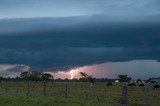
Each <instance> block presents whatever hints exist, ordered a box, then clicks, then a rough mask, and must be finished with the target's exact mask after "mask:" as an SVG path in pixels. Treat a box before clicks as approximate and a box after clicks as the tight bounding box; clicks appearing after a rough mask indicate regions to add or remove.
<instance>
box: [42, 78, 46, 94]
mask: <svg viewBox="0 0 160 106" xmlns="http://www.w3.org/2000/svg"><path fill="white" fill-rule="evenodd" d="M43 94H44V96H46V81H44V82H43Z"/></svg>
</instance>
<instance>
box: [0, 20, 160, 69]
mask: <svg viewBox="0 0 160 106" xmlns="http://www.w3.org/2000/svg"><path fill="white" fill-rule="evenodd" d="M72 18H73V19H66V18H63V19H60V20H59V19H53V20H52V19H51V20H48V21H47V20H46V19H44V20H43V19H16V20H14V19H13V20H4V21H2V22H1V23H2V24H0V28H3V30H0V64H26V65H28V66H30V67H31V68H32V70H40V71H44V70H45V71H46V70H49V71H58V70H69V69H71V68H75V67H81V66H86V65H93V64H101V63H105V62H111V61H113V62H119V61H129V60H139V59H148V60H150V59H151V60H157V61H159V60H160V55H159V54H160V42H159V40H160V23H159V22H143V21H142V22H106V21H105V22H99V21H97V22H95V21H90V22H89V21H87V22H86V21H83V22H80V23H79V21H78V22H77V21H76V20H77V19H75V21H74V18H75V17H72ZM81 18H82V17H81ZM83 19H84V18H83ZM35 20H36V21H35ZM71 20H72V21H71ZM78 20H79V18H78ZM72 22H73V23H72ZM59 23H62V24H59ZM11 26H12V27H11ZM12 28H13V29H12Z"/></svg>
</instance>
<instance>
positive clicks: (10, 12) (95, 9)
mask: <svg viewBox="0 0 160 106" xmlns="http://www.w3.org/2000/svg"><path fill="white" fill-rule="evenodd" d="M97 14H101V15H108V16H119V17H130V16H134V17H135V16H150V15H152V16H154V15H160V1H159V0H0V18H21V17H68V16H82V15H97Z"/></svg>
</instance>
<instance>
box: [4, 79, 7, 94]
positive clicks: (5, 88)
mask: <svg viewBox="0 0 160 106" xmlns="http://www.w3.org/2000/svg"><path fill="white" fill-rule="evenodd" d="M4 86H5V87H4V90H5V93H7V90H8V89H7V78H5V85H4Z"/></svg>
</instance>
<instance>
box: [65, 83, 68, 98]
mask: <svg viewBox="0 0 160 106" xmlns="http://www.w3.org/2000/svg"><path fill="white" fill-rule="evenodd" d="M67 97H68V84H67V83H65V98H67Z"/></svg>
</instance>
